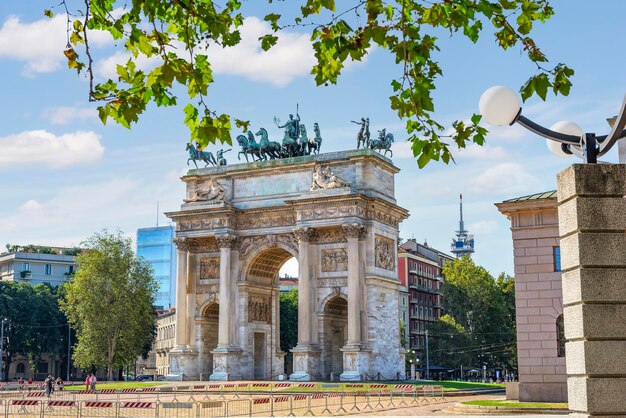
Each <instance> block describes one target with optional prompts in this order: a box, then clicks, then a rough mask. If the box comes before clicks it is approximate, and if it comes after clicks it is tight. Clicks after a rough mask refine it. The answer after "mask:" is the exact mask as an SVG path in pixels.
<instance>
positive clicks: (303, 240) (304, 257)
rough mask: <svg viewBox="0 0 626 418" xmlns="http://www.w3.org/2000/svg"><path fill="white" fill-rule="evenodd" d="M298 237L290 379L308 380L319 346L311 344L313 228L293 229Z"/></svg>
mask: <svg viewBox="0 0 626 418" xmlns="http://www.w3.org/2000/svg"><path fill="white" fill-rule="evenodd" d="M294 234H295V236H296V238H297V239H298V265H299V271H298V345H297V346H296V347H294V348H293V349H292V350H291V352H292V353H293V373H292V374H291V375H290V376H289V379H290V380H296V381H308V380H311V374H315V373H316V371H317V366H318V363H319V348H318V347H316V346H314V345H312V344H311V328H312V327H311V321H312V320H313V319H314V318H312V315H311V311H312V309H311V306H312V304H313V303H314V302H315V300H314V299H315V296H314V295H313V291H312V290H313V284H312V280H313V278H312V277H311V261H310V260H309V256H310V252H311V249H310V242H311V240H312V238H313V236H314V234H315V230H314V229H313V228H298V229H295V230H294Z"/></svg>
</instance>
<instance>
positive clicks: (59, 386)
mask: <svg viewBox="0 0 626 418" xmlns="http://www.w3.org/2000/svg"><path fill="white" fill-rule="evenodd" d="M56 384H57V389H58V390H63V379H61V377H57V380H56Z"/></svg>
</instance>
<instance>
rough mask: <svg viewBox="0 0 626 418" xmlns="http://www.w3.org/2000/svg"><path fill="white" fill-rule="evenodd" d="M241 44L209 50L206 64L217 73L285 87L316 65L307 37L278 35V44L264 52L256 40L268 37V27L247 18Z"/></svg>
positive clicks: (243, 27) (306, 35) (242, 28)
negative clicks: (208, 63)
mask: <svg viewBox="0 0 626 418" xmlns="http://www.w3.org/2000/svg"><path fill="white" fill-rule="evenodd" d="M240 32H241V42H240V43H239V44H237V45H236V46H234V47H230V48H220V47H218V46H215V45H211V46H210V47H209V48H208V55H209V61H210V62H211V64H212V67H213V70H214V71H215V72H216V73H223V74H234V75H241V76H244V77H246V78H249V79H251V80H254V81H264V82H269V83H271V84H273V85H275V86H286V85H287V84H289V83H290V82H291V81H292V80H293V79H294V78H296V77H301V76H304V75H307V74H308V73H309V72H310V71H311V68H312V67H313V65H314V64H315V56H314V53H313V47H312V45H311V41H310V38H309V35H308V34H302V33H295V32H280V33H278V35H277V36H278V42H277V43H276V45H274V46H273V47H272V48H271V49H270V50H269V51H263V50H262V49H261V46H260V42H259V37H260V36H263V35H266V34H269V33H271V28H270V25H269V23H267V22H264V21H262V20H260V19H258V18H256V17H248V18H246V20H245V21H244V24H243V25H242V27H241V28H240Z"/></svg>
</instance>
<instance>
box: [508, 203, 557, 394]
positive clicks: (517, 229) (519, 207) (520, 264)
mask: <svg viewBox="0 0 626 418" xmlns="http://www.w3.org/2000/svg"><path fill="white" fill-rule="evenodd" d="M496 207H497V208H498V210H499V211H500V212H501V213H502V214H503V215H505V216H507V218H509V220H510V221H511V232H512V235H513V251H514V264H515V305H516V322H517V357H518V366H519V367H518V375H519V399H520V401H534V402H565V401H567V374H566V371H565V336H564V330H563V296H562V283H561V249H560V246H559V220H558V214H557V199H556V191H551V192H546V193H538V194H534V195H529V196H523V197H519V198H516V199H510V200H505V201H504V202H502V203H497V204H496Z"/></svg>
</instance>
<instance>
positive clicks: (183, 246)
mask: <svg viewBox="0 0 626 418" xmlns="http://www.w3.org/2000/svg"><path fill="white" fill-rule="evenodd" d="M174 243H175V244H176V247H177V248H178V272H177V276H176V334H175V344H176V345H175V347H174V348H173V349H172V350H171V351H170V352H169V365H170V370H169V372H170V373H171V374H177V375H185V377H186V378H187V379H192V380H195V379H197V378H198V353H197V352H195V351H191V350H190V348H189V343H190V341H189V340H188V338H189V324H190V323H191V322H192V320H193V317H191V318H189V316H188V311H187V275H188V273H189V269H188V264H187V262H188V258H189V248H188V242H187V240H186V239H184V238H174Z"/></svg>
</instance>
